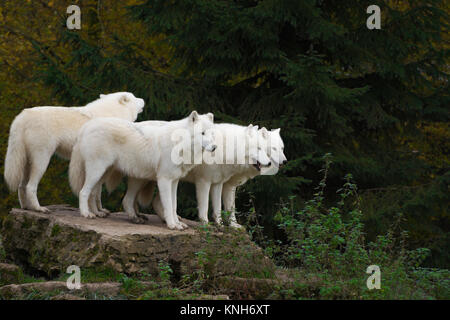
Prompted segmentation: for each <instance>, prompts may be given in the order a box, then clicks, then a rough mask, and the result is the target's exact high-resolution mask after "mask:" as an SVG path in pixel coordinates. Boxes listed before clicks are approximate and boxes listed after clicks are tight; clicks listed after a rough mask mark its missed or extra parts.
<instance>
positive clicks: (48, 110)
mask: <svg viewBox="0 0 450 320" xmlns="http://www.w3.org/2000/svg"><path fill="white" fill-rule="evenodd" d="M143 107H144V100H142V99H139V98H136V97H135V96H134V95H133V94H132V93H128V92H117V93H112V94H108V95H101V96H100V99H98V100H95V101H93V102H91V103H89V104H88V105H86V106H84V107H35V108H29V109H25V110H23V111H22V112H21V113H20V114H19V115H18V116H17V117H16V118H15V119H14V121H13V123H12V124H11V129H10V134H9V140H8V150H7V153H6V159H5V172H4V176H5V180H6V183H7V184H8V187H9V189H10V190H11V191H16V190H18V191H19V192H18V193H19V201H20V206H21V207H22V208H23V209H31V210H36V211H41V212H48V209H47V208H45V207H41V206H40V204H39V201H38V198H37V188H38V184H39V181H40V180H41V178H42V176H43V175H44V173H45V171H46V170H47V166H48V164H49V161H50V158H51V156H52V155H53V154H54V153H55V152H56V153H57V154H58V155H59V156H61V157H63V158H65V159H69V158H70V156H71V153H72V148H73V146H74V144H75V141H76V138H77V135H78V132H79V130H80V128H81V127H82V126H83V124H85V123H86V122H87V121H88V120H89V119H92V118H96V117H104V116H107V117H117V118H123V119H127V120H130V121H135V120H136V118H137V115H138V114H139V113H140V112H142V110H143Z"/></svg>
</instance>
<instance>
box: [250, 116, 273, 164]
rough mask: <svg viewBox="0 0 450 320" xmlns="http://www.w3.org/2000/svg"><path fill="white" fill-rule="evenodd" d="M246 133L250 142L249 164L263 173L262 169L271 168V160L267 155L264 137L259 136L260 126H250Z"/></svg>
mask: <svg viewBox="0 0 450 320" xmlns="http://www.w3.org/2000/svg"><path fill="white" fill-rule="evenodd" d="M245 131H246V134H247V141H248V158H249V163H250V164H252V165H253V166H254V167H255V168H256V170H258V171H261V168H266V167H270V165H271V162H270V158H269V157H268V156H267V153H266V148H267V147H266V144H267V143H266V141H265V139H264V138H263V137H262V135H260V134H258V126H253V125H252V124H250V125H249V126H248V127H247V128H246V129H245Z"/></svg>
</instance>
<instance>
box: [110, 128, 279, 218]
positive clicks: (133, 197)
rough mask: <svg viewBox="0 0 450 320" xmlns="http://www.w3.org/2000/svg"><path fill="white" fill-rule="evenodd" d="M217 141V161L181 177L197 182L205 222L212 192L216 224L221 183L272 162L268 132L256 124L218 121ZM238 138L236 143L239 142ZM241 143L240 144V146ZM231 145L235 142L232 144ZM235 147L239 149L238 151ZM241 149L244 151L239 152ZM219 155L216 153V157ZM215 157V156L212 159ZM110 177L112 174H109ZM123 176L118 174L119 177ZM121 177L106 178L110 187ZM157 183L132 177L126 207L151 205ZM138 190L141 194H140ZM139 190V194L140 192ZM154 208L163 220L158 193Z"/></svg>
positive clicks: (194, 169)
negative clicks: (259, 132) (221, 122)
mask: <svg viewBox="0 0 450 320" xmlns="http://www.w3.org/2000/svg"><path fill="white" fill-rule="evenodd" d="M144 123H148V125H161V122H160V121H148V122H144ZM215 132H216V134H217V137H216V142H217V144H218V147H217V149H216V151H215V153H216V154H215V155H214V156H212V157H211V158H214V160H215V163H212V161H211V162H209V163H212V164H207V163H202V164H200V165H198V166H196V167H195V168H193V169H192V170H191V171H190V172H189V173H188V174H187V175H186V176H185V177H183V178H181V180H182V181H187V182H191V183H194V184H195V186H196V194H197V205H198V214H199V219H200V221H201V222H203V223H208V204H209V196H210V194H211V199H212V204H213V217H214V221H215V222H216V223H217V224H221V210H222V208H221V202H222V201H221V195H222V186H223V184H224V183H225V182H226V181H228V180H229V179H230V178H231V177H232V176H234V175H236V174H239V173H245V172H247V171H249V170H250V171H251V172H255V175H256V174H257V172H259V171H261V169H262V168H263V169H264V168H267V167H269V166H270V165H271V163H270V159H269V158H268V156H267V154H266V150H265V146H266V143H267V142H266V139H267V136H264V135H260V134H258V130H257V126H255V127H254V126H253V125H249V126H248V127H244V126H239V125H235V124H226V123H224V124H216V125H215ZM236 142H237V143H236ZM239 144H240V145H241V148H240V149H239ZM230 145H232V147H231V148H229V147H230ZM235 151H236V152H235ZM239 153H241V155H239ZM216 155H217V157H215V156H216ZM209 160H212V159H209ZM110 178H111V176H110ZM117 178H120V177H117V176H116V179H117ZM117 183H118V181H115V182H114V183H111V179H110V181H107V187H108V190H109V191H111V189H113V188H114V187H115V186H116V185H117ZM154 187H155V184H154V183H148V182H147V181H145V180H138V179H129V180H128V189H127V193H126V195H125V197H124V199H123V207H124V208H125V211H127V212H128V211H130V212H134V213H133V215H134V216H135V215H136V214H137V211H138V209H137V208H138V206H137V204H136V201H138V202H139V204H141V205H142V206H148V205H149V204H150V202H151V201H152V199H153V193H154ZM138 193H139V194H138ZM137 194H138V196H137ZM152 205H153V208H154V210H155V211H156V213H157V214H158V215H159V216H160V217H161V219H163V220H164V215H163V210H162V204H161V200H160V197H159V194H157V195H156V198H155V199H154V200H153V203H152Z"/></svg>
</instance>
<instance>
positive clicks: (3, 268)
mask: <svg viewBox="0 0 450 320" xmlns="http://www.w3.org/2000/svg"><path fill="white" fill-rule="evenodd" d="M22 277H23V275H22V270H20V268H19V267H18V266H16V265H14V264H9V263H0V285H4V284H10V283H18V282H20V281H21V280H22Z"/></svg>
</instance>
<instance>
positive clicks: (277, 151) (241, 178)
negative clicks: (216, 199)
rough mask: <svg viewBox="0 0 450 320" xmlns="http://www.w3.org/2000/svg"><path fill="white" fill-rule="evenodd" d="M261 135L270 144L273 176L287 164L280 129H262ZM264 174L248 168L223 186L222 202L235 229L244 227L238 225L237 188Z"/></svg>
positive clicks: (269, 151) (268, 146) (268, 148)
mask: <svg viewBox="0 0 450 320" xmlns="http://www.w3.org/2000/svg"><path fill="white" fill-rule="evenodd" d="M260 132H261V134H262V135H263V136H265V137H266V138H267V139H268V141H269V143H268V144H267V154H268V155H269V157H270V160H271V163H272V165H271V167H273V168H274V169H275V170H274V171H273V172H272V175H273V174H275V173H276V172H278V168H280V167H282V166H283V165H285V164H286V163H287V158H286V156H285V155H284V142H283V139H282V138H281V136H280V129H274V130H271V131H267V129H266V128H262V129H261V130H260ZM261 173H262V174H264V172H261V171H259V172H258V171H255V170H253V168H248V170H245V171H244V172H241V173H237V174H236V175H234V176H233V177H231V178H230V179H229V180H228V181H227V182H225V183H224V185H223V190H222V201H223V205H224V210H225V211H228V212H230V213H231V216H230V225H231V226H232V227H234V228H241V227H242V226H241V225H240V224H238V222H237V220H236V207H235V199H236V189H237V187H239V186H241V185H243V184H244V183H246V182H247V181H248V180H249V179H253V178H254V177H256V176H257V175H260V174H261Z"/></svg>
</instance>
